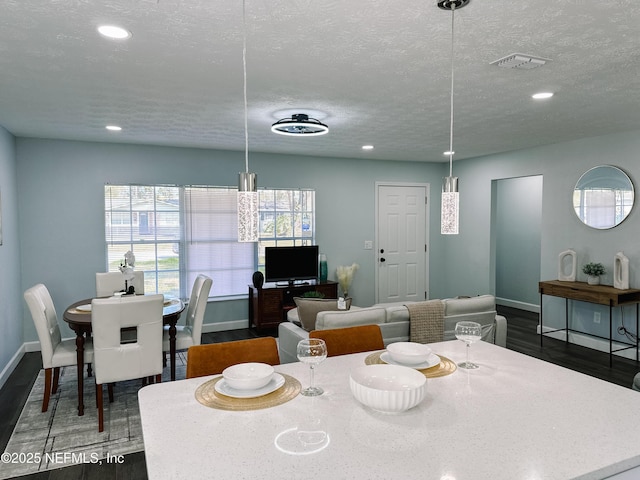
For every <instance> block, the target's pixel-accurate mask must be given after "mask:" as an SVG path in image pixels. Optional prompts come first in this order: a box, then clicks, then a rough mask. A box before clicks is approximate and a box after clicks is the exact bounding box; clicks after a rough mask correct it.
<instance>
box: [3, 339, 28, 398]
mask: <svg viewBox="0 0 640 480" xmlns="http://www.w3.org/2000/svg"><path fill="white" fill-rule="evenodd" d="M24 354H25V344H22V345H21V346H20V348H18V351H17V352H16V353H15V354H14V355H13V357H11V360H9V363H7V364H6V365H5V367H4V368H3V369H2V372H0V388H2V387H3V386H4V384H5V383H6V382H7V380H8V379H9V376H10V375H11V374H12V373H13V371H14V370H15V369H16V367H17V366H18V363H20V360H22V357H23V356H24Z"/></svg>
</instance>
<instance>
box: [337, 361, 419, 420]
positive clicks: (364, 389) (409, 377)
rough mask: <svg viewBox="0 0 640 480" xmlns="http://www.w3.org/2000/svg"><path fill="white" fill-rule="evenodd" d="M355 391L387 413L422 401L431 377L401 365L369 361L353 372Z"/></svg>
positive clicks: (366, 403) (380, 410) (358, 397)
mask: <svg viewBox="0 0 640 480" xmlns="http://www.w3.org/2000/svg"><path fill="white" fill-rule="evenodd" d="M349 386H350V387H351V393H353V396H354V397H356V400H358V401H359V402H360V403H362V404H363V405H366V406H367V407H369V408H372V409H373V410H376V411H378V412H383V413H399V412H404V411H405V410H409V409H410V408H413V407H415V406H416V405H418V404H419V403H420V402H421V401H422V400H423V399H424V396H425V395H426V393H427V378H426V377H425V376H424V374H422V373H420V372H419V371H417V370H415V369H413V368H410V367H402V366H399V365H365V366H363V367H358V368H356V369H354V370H353V371H352V372H351V376H350V377H349Z"/></svg>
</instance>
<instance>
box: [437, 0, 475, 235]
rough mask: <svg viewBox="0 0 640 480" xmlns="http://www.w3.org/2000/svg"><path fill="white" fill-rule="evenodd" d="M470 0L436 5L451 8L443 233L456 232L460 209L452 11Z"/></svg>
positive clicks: (443, 187)
mask: <svg viewBox="0 0 640 480" xmlns="http://www.w3.org/2000/svg"><path fill="white" fill-rule="evenodd" d="M469 1H470V0H440V1H438V7H439V8H441V9H442V10H451V102H450V103H451V124H450V127H451V128H450V130H449V132H450V133H449V150H448V151H447V152H445V155H449V176H448V177H445V178H444V181H443V183H442V203H441V217H440V233H441V234H443V235H457V234H458V223H459V222H458V217H459V209H460V200H459V198H460V194H459V193H458V177H454V176H453V153H454V150H453V58H454V57H453V45H454V43H453V39H454V36H453V33H454V29H453V27H454V12H455V11H456V9H458V8H462V7H464V6H466V5H467V4H468V3H469Z"/></svg>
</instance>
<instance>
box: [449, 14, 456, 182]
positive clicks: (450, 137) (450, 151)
mask: <svg viewBox="0 0 640 480" xmlns="http://www.w3.org/2000/svg"><path fill="white" fill-rule="evenodd" d="M455 11H456V5H455V3H452V4H451V125H450V127H451V128H450V130H449V131H450V133H449V176H450V177H453V39H454V36H453V28H454V22H453V19H454V14H455Z"/></svg>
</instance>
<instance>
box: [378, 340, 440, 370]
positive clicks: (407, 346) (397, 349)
mask: <svg viewBox="0 0 640 480" xmlns="http://www.w3.org/2000/svg"><path fill="white" fill-rule="evenodd" d="M387 352H389V355H391V358H392V359H393V360H394V361H396V362H398V363H403V364H405V365H418V364H419V363H424V362H426V361H427V360H428V359H429V355H431V348H430V347H429V346H428V345H425V344H424V343H416V342H395V343H390V344H389V345H387Z"/></svg>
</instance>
